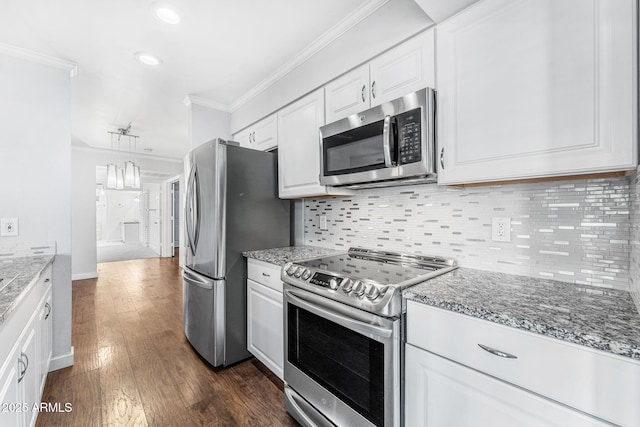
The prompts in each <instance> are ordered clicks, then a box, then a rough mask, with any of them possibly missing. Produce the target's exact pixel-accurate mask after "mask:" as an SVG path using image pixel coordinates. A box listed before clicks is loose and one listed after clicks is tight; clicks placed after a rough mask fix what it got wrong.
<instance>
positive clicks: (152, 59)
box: [136, 52, 162, 66]
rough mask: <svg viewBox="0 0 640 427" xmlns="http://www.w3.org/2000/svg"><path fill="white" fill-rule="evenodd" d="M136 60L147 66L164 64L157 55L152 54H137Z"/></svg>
mask: <svg viewBox="0 0 640 427" xmlns="http://www.w3.org/2000/svg"><path fill="white" fill-rule="evenodd" d="M136 58H138V61H140V62H142V63H143V64H147V65H152V66H156V65H160V64H162V59H160V58H158V57H157V56H155V55H151V54H150V53H144V52H137V53H136Z"/></svg>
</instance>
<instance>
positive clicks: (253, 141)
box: [251, 132, 256, 144]
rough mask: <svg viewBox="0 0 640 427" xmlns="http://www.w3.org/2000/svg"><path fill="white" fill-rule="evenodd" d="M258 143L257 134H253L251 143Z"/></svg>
mask: <svg viewBox="0 0 640 427" xmlns="http://www.w3.org/2000/svg"><path fill="white" fill-rule="evenodd" d="M255 142H256V133H255V132H251V143H252V144H254V143H255Z"/></svg>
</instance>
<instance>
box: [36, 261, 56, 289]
mask: <svg viewBox="0 0 640 427" xmlns="http://www.w3.org/2000/svg"><path fill="white" fill-rule="evenodd" d="M52 272H53V266H52V264H49V265H48V266H46V267H45V269H44V270H42V273H40V278H39V279H38V281H39V282H41V283H44V284H45V285H46V286H47V287H48V286H49V285H51V281H52V280H53V279H52V277H53V273H52Z"/></svg>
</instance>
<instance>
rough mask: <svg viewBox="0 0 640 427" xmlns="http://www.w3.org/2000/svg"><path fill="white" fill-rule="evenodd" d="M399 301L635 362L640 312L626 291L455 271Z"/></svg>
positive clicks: (639, 349)
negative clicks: (491, 323)
mask: <svg viewBox="0 0 640 427" xmlns="http://www.w3.org/2000/svg"><path fill="white" fill-rule="evenodd" d="M403 297H404V298H405V299H406V300H411V301H417V302H421V303H424V304H428V305H431V306H434V307H439V308H443V309H446V310H450V311H454V312H456V313H462V314H465V315H469V316H473V317H477V318H480V319H485V320H488V321H491V322H495V323H499V324H502V325H506V326H510V327H513V328H518V329H523V330H526V331H530V332H535V333H538V334H542V335H546V336H549V337H552V338H556V339H560V340H563V341H568V342H572V343H575V344H579V345H584V346H587V347H592V348H595V349H598V350H603V351H606V352H610V353H614V354H617V355H621V356H627V357H630V358H632V359H637V360H640V314H639V313H638V310H637V309H636V306H635V304H634V302H633V300H632V298H631V294H630V293H629V292H626V291H620V290H615V289H605V288H600V287H595V286H586V285H574V284H571V283H563V282H558V281H555V280H545V279H538V278H533V277H525V276H516V275H511V274H504V273H493V272H489V271H481V270H474V269H470V268H459V269H457V270H454V271H452V272H451V273H447V274H443V275H441V276H438V277H436V278H434V279H431V280H428V281H426V282H424V283H421V284H418V285H416V286H413V287H411V288H408V289H406V290H405V291H404V292H403Z"/></svg>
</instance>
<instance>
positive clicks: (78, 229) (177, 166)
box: [71, 147, 183, 280]
mask: <svg viewBox="0 0 640 427" xmlns="http://www.w3.org/2000/svg"><path fill="white" fill-rule="evenodd" d="M127 158H128V153H116V152H112V151H107V150H97V149H90V148H85V147H73V149H72V150H71V177H72V183H71V186H72V187H71V189H72V194H73V196H72V198H71V218H72V223H73V225H72V230H71V231H72V248H73V256H72V257H71V269H72V273H73V279H74V280H78V279H86V278H90V277H97V276H98V272H97V266H98V261H97V254H96V166H105V165H107V164H108V163H118V164H120V163H123V162H124V161H125V160H126V159H127ZM136 163H137V164H139V165H140V166H141V167H142V169H143V170H150V171H157V172H163V173H166V174H169V175H178V174H181V173H182V167H183V162H182V161H181V160H172V159H163V158H158V157H155V156H145V155H136Z"/></svg>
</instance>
